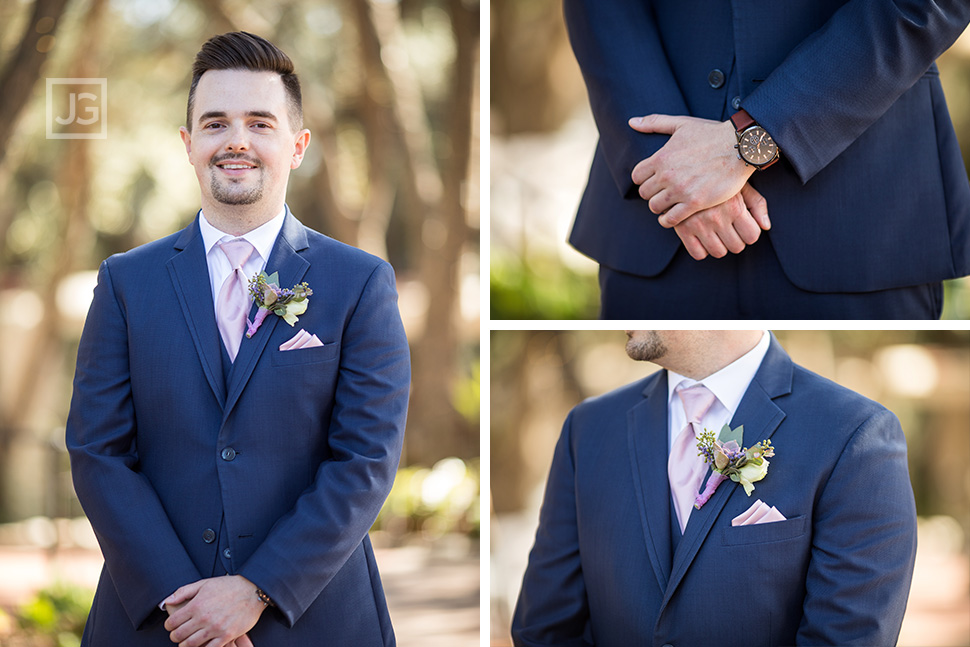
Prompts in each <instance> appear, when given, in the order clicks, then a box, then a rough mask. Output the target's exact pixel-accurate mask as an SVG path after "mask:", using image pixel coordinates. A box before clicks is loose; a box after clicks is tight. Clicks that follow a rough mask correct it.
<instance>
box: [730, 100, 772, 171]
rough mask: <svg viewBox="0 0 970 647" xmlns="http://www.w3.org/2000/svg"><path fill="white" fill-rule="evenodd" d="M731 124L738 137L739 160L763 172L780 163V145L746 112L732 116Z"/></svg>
mask: <svg viewBox="0 0 970 647" xmlns="http://www.w3.org/2000/svg"><path fill="white" fill-rule="evenodd" d="M731 123H733V124H734V130H735V131H736V134H737V136H738V143H737V144H735V145H734V147H735V148H736V149H738V159H739V160H741V161H742V162H744V163H745V164H748V165H750V166H753V167H755V168H756V169H758V170H759V171H763V170H765V169H766V168H768V167H769V166H771V165H772V164H774V163H775V162H777V161H778V157H779V151H778V144H776V143H775V140H773V139H772V138H771V135H769V134H768V132H767V131H766V130H765V129H764V128H762V127H761V126H759V125H758V124H756V123H755V121H754V119H753V118H752V117H751V115H749V114H748V113H747V111H746V110H739V111H738V112H736V113H734V114H733V115H731Z"/></svg>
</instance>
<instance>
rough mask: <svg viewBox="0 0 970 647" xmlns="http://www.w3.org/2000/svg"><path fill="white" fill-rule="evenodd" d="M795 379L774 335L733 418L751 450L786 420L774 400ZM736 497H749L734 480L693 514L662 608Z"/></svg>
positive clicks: (722, 485)
mask: <svg viewBox="0 0 970 647" xmlns="http://www.w3.org/2000/svg"><path fill="white" fill-rule="evenodd" d="M791 380H792V361H791V358H790V357H788V353H786V352H785V351H784V349H782V347H781V346H780V345H779V344H778V342H777V340H775V339H774V336H772V339H771V344H770V346H769V347H768V353H767V354H766V355H765V358H764V360H762V362H761V366H760V367H759V368H758V372H757V373H756V374H755V376H754V379H753V380H751V384H750V385H749V386H748V390H747V391H746V392H745V394H744V397H743V398H741V403H740V404H739V405H738V409H737V411H736V412H735V414H734V417H733V418H732V419H731V427H732V428H734V427H737V426H738V425H744V444H745V446H746V447H750V446H751V445H753V444H755V443H757V442H758V441H759V440H765V439H768V438H771V435H772V434H774V432H775V429H777V428H778V425H780V424H781V421H782V420H784V418H785V412H784V411H782V410H781V409H780V408H779V407H778V405H776V404H775V403H774V402H773V399H774V398H776V397H778V396H781V395H785V394H788V393H791ZM732 496H745V494H744V489H743V488H741V486H740V485H738V484H737V483H734V482H733V481H725V482H724V483H722V484H721V486H720V487H718V488H717V491H716V492H715V493H714V495H713V496H712V497H711V499H710V500H709V501H708V502H707V503H706V504H704V506H703V507H702V508H701V509H700V510H697V509H694V510H692V511H691V514H690V518H689V519H688V521H687V527H686V528H685V529H684V537H683V539H681V541H680V545H679V546H678V547H677V552H676V553H675V554H674V559H673V566H672V568H671V576H670V582H669V585H668V587H667V592H666V594H665V595H664V601H663V604H662V607H664V606H666V605H667V602H668V601H669V600H670V598H671V596H672V595H673V593H674V591H675V590H676V588H677V586H678V585H679V584H680V581H681V580H682V579H683V577H684V574H685V573H686V572H687V568H688V567H689V566H690V564H691V562H692V561H693V560H694V557H695V556H696V555H697V551H698V550H700V547H701V545H703V543H704V541H705V540H706V539H707V536H708V535H709V534H710V531H711V527H712V526H713V525H714V521H715V520H716V519H717V517H718V515H720V513H721V510H723V509H724V506H725V504H726V503H727V502H728V499H729V498H731V497H732ZM662 607H661V608H662Z"/></svg>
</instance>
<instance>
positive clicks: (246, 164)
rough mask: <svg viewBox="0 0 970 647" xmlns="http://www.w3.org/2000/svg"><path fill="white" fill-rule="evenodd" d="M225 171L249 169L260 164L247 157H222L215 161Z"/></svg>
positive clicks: (214, 164)
mask: <svg viewBox="0 0 970 647" xmlns="http://www.w3.org/2000/svg"><path fill="white" fill-rule="evenodd" d="M213 166H217V167H219V168H220V169H222V170H223V171H249V170H252V169H255V168H257V167H258V164H256V163H255V162H251V161H249V160H246V159H222V160H217V161H215V162H213Z"/></svg>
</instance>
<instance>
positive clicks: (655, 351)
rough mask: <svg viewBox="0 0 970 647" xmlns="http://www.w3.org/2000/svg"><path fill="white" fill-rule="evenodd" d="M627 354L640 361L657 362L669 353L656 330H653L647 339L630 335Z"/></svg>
mask: <svg viewBox="0 0 970 647" xmlns="http://www.w3.org/2000/svg"><path fill="white" fill-rule="evenodd" d="M626 354H627V355H628V356H629V357H630V359H633V360H636V361H638V362H655V361H656V360H658V359H660V358H661V357H663V356H664V355H666V354H667V347H666V346H665V345H664V343H663V341H662V340H661V339H660V336H659V335H657V333H656V331H653V330H651V331H649V332H648V334H647V337H646V339H640V340H636V339H634V338H633V337H630V338H629V339H628V340H627V342H626Z"/></svg>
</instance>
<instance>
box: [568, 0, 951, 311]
mask: <svg viewBox="0 0 970 647" xmlns="http://www.w3.org/2000/svg"><path fill="white" fill-rule="evenodd" d="M564 8H565V18H566V24H567V27H568V30H569V36H570V41H571V43H572V46H573V50H574V51H575V54H576V58H577V60H578V61H579V65H580V68H581V69H582V72H583V76H584V79H585V81H586V85H587V89H588V91H589V99H590V104H591V106H592V109H593V116H594V118H595V120H596V125H597V128H598V130H599V135H600V140H599V145H598V146H597V149H596V153H595V156H594V159H593V163H592V168H591V170H590V176H589V182H588V184H587V187H586V192H585V194H584V196H583V200H582V202H581V204H580V207H579V211H578V214H577V216H576V221H575V223H574V226H573V230H572V233H571V236H570V242H571V243H572V244H573V246H574V247H576V249H578V250H579V251H580V252H582V253H584V254H586V255H588V256H590V257H591V258H593V259H595V260H596V261H597V262H599V264H600V286H601V302H602V309H601V316H602V317H603V318H606V319H656V318H671V319H740V318H755V319H762V318H763V319H779V318H786V319H787V318H791V319H815V318H822V319H841V318H855V319H877V318H905V319H917V318H919V319H924V318H938V317H939V316H940V313H941V308H942V287H941V281H942V280H944V279H949V278H954V277H959V276H964V275H966V274H970V185H968V182H967V174H966V169H965V168H964V166H963V161H962V158H961V155H960V150H959V148H958V146H957V142H956V138H955V135H954V132H953V127H952V125H951V122H950V117H949V114H948V112H947V108H946V104H945V101H944V98H943V93H942V88H941V86H940V80H939V73H938V71H937V68H936V65H935V63H934V60H935V59H936V58H937V57H938V56H939V55H940V54H941V53H942V52H943V51H944V50H946V49H947V47H949V46H950V44H952V43H953V42H954V41H955V40H956V38H957V37H958V36H959V35H960V33H961V32H962V31H963V29H964V28H965V27H966V25H967V23H968V22H970V3H967V2H966V1H965V0H899V1H897V2H881V1H878V0H821V1H819V0H797V1H796V2H784V3H778V2H753V1H750V0H734V1H733V2H703V3H701V4H700V5H698V4H696V3H692V4H691V5H690V9H689V10H688V9H686V8H685V5H684V4H683V3H682V2H677V1H676V0H648V1H646V2H638V3H632V4H631V3H629V2H623V1H622V0H605V1H597V2H591V1H585V0H564ZM739 140H742V141H740V142H739ZM735 145H739V148H735ZM742 156H743V157H744V158H745V159H744V160H742V159H740V158H741V157H742ZM769 216H770V218H769ZM658 220H659V223H658ZM729 252H730V253H729Z"/></svg>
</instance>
